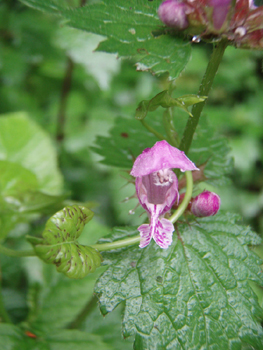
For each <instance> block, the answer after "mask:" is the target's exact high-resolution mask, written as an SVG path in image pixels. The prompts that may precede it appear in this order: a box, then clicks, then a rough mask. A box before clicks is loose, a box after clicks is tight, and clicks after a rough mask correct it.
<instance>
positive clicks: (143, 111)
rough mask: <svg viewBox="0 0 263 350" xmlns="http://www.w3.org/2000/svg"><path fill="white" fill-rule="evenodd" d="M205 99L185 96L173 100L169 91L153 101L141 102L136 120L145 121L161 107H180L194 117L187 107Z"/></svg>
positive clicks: (165, 91)
mask: <svg viewBox="0 0 263 350" xmlns="http://www.w3.org/2000/svg"><path fill="white" fill-rule="evenodd" d="M205 99H206V97H205V96H197V95H185V96H181V97H178V98H172V97H171V96H170V95H169V93H168V91H167V90H164V91H162V92H160V93H159V94H157V95H156V96H154V97H153V98H152V99H151V100H143V101H141V102H140V103H139V106H138V107H137V108H136V113H135V118H136V119H139V120H141V119H144V118H145V117H146V115H147V113H148V112H152V111H155V110H156V109H157V108H158V107H159V106H161V107H163V108H169V107H178V108H181V109H182V110H184V111H185V112H186V113H188V114H189V115H190V116H191V117H192V114H191V113H190V112H189V110H188V109H187V107H189V106H192V105H194V104H196V103H199V102H203V101H204V100H205Z"/></svg>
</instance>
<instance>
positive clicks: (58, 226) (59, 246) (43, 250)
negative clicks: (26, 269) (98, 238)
mask: <svg viewBox="0 0 263 350" xmlns="http://www.w3.org/2000/svg"><path fill="white" fill-rule="evenodd" d="M93 215H94V214H93V212H92V211H91V210H90V209H88V208H85V207H80V206H77V205H74V206H68V207H65V208H64V209H63V210H60V211H59V212H57V213H56V214H55V215H53V216H52V217H51V218H50V219H49V220H48V222H47V224H46V227H45V230H44V232H43V240H42V241H39V240H36V239H35V238H34V237H28V240H29V241H30V242H31V243H32V244H33V246H34V249H35V252H36V254H37V255H38V257H40V258H41V259H43V260H44V261H45V262H47V263H50V264H55V265H56V267H57V270H58V271H59V272H63V273H64V274H65V275H67V276H68V277H70V278H83V277H85V276H86V275H87V274H88V273H91V272H94V271H95V270H96V268H97V267H99V266H100V264H101V256H100V254H99V253H98V252H97V251H96V250H95V249H93V248H91V247H88V246H83V245H80V244H79V243H78V241H77V239H78V237H79V236H80V235H81V232H82V230H83V228H84V225H85V224H87V223H88V222H89V221H90V220H91V219H92V217H93Z"/></svg>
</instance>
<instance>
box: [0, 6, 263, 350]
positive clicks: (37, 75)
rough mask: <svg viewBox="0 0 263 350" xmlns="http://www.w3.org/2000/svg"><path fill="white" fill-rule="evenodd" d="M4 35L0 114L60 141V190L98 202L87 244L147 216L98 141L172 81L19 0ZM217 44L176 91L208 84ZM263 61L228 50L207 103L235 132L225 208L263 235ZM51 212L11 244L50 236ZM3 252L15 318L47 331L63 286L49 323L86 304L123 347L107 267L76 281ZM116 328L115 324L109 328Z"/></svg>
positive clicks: (110, 339) (21, 223)
mask: <svg viewBox="0 0 263 350" xmlns="http://www.w3.org/2000/svg"><path fill="white" fill-rule="evenodd" d="M69 4H70V5H72V4H74V2H71V3H69ZM0 37H1V41H0V101H1V102H0V114H1V116H2V117H6V116H8V115H9V114H10V113H17V112H24V113H23V115H24V116H26V117H28V118H30V119H31V120H33V121H34V122H35V123H37V124H38V126H40V127H41V128H42V130H44V131H45V137H47V138H49V139H51V140H52V145H51V146H50V147H52V148H53V152H54V154H57V157H58V163H59V167H60V171H61V173H62V175H63V179H64V180H63V184H62V180H61V186H63V190H62V192H61V193H60V194H62V195H64V194H65V197H67V198H69V199H71V200H74V201H78V202H83V203H85V202H89V203H90V204H91V205H92V207H93V208H94V211H95V214H96V215H95V219H94V220H93V221H92V223H91V224H90V226H89V229H88V232H87V234H85V233H84V235H83V237H82V240H83V242H85V243H94V242H95V241H96V240H97V239H98V238H99V237H101V236H103V235H105V234H107V233H108V232H109V230H110V227H112V226H116V225H126V224H132V225H133V224H134V225H137V224H139V223H141V222H142V221H143V220H144V218H145V216H140V214H141V213H142V211H141V210H140V209H139V210H137V211H136V213H135V214H134V215H129V210H131V209H132V208H133V207H134V206H135V205H136V202H137V201H136V199H132V200H129V201H127V202H123V200H124V199H125V198H126V197H129V196H132V195H133V194H134V185H133V184H127V180H126V179H125V173H122V172H121V171H120V170H119V169H114V168H109V167H107V166H105V165H102V164H100V163H99V160H100V159H101V157H100V156H99V155H97V154H96V153H94V152H92V151H91V150H90V146H92V145H94V143H95V140H96V136H97V135H108V132H109V130H110V128H111V127H112V126H113V124H114V120H115V118H116V117H118V116H122V117H124V118H134V114H135V109H136V107H137V105H138V103H139V102H140V101H141V100H143V99H149V98H151V97H153V96H154V95H155V94H157V93H158V92H160V91H161V90H163V84H164V83H163V79H161V78H158V77H153V76H152V75H151V74H150V73H145V72H144V73H142V72H136V69H135V66H134V62H132V61H128V60H126V61H121V60H119V59H118V58H117V57H115V56H114V55H110V54H106V53H101V52H94V50H95V48H96V46H97V45H98V43H99V41H100V40H101V38H100V37H97V36H95V35H91V34H88V33H85V32H81V31H77V30H74V29H71V28H68V27H66V26H64V25H63V23H60V22H59V21H58V20H57V19H55V18H54V17H51V16H48V15H46V14H42V13H41V12H37V11H34V10H31V9H29V8H27V7H25V6H23V5H22V4H21V3H19V2H18V1H14V0H12V1H11V0H9V1H7V0H6V1H2V2H1V3H0ZM211 49H212V48H211V46H209V45H206V44H204V43H199V44H193V50H192V59H191V61H190V63H189V64H188V66H187V68H186V70H185V71H184V72H183V74H182V75H181V76H180V77H179V78H178V79H177V81H176V89H175V91H174V97H178V96H180V95H183V94H192V93H196V92H197V91H198V86H199V84H200V81H201V78H202V76H203V73H204V71H205V68H206V65H207V62H208V58H209V55H210V54H211ZM262 58H263V54H262V51H261V52H256V51H255V52H252V51H245V50H243V51H242V50H237V49H236V48H234V47H228V48H227V50H226V54H225V56H224V59H223V62H222V64H221V66H220V69H219V72H218V74H217V76H216V78H215V82H214V86H213V89H212V91H211V94H210V97H209V100H208V103H207V105H206V107H205V109H204V114H205V115H206V118H207V120H208V122H209V123H210V124H211V125H212V126H213V127H214V128H215V129H216V131H217V132H218V133H219V134H221V135H224V137H225V138H227V139H228V141H229V146H230V148H231V151H230V154H229V156H230V157H233V158H234V169H233V172H232V174H231V182H230V183H229V185H227V186H224V187H221V188H217V189H215V191H216V192H217V193H218V194H220V196H221V199H222V209H223V210H228V211H231V212H237V213H240V214H241V215H242V216H243V217H244V221H245V223H246V224H249V225H251V226H252V228H253V229H254V230H255V231H257V232H258V233H259V234H260V235H262V234H263V215H262V213H263V71H262ZM160 113H161V112H160ZM13 115H14V116H17V115H18V114H13ZM187 117H188V116H187V114H186V113H184V112H181V111H178V116H176V118H183V119H185V121H186V120H187ZM59 176H60V175H59ZM51 214H52V213H51ZM49 215H50V213H48V212H47V213H44V212H43V213H42V215H33V214H32V215H31V216H30V220H28V218H29V217H24V216H21V217H20V219H16V221H15V223H14V226H13V229H12V230H11V231H10V233H9V236H8V239H7V244H8V245H9V246H10V247H13V248H23V247H26V243H25V239H24V236H25V235H26V234H37V233H40V232H41V230H42V229H43V226H44V224H45V222H46V220H47V218H48V217H49ZM2 220H3V219H2ZM2 224H3V222H2ZM0 258H1V259H0V261H1V270H2V285H3V288H2V292H3V293H2V294H3V301H4V304H5V307H6V309H7V311H8V313H9V315H10V317H11V319H12V320H13V321H14V322H15V323H18V322H21V321H23V320H25V319H26V320H27V322H29V323H30V322H33V324H34V327H40V329H42V330H43V329H45V327H47V320H48V318H50V314H49V313H48V312H47V311H44V310H43V305H45V310H51V311H49V312H52V315H53V314H54V315H53V317H55V315H56V310H57V308H58V307H59V306H58V303H59V300H54V295H56V293H55V288H60V290H61V295H62V297H61V298H62V299H61V300H62V301H63V303H67V306H68V309H67V310H65V313H64V314H63V315H64V316H63V317H62V316H61V318H60V320H57V319H56V321H54V322H53V323H54V325H53V324H52V325H48V326H49V327H53V326H54V327H65V326H67V325H69V324H71V323H72V322H74V320H75V318H76V317H77V315H78V313H79V312H81V310H82V309H83V307H85V305H86V307H90V309H89V310H91V311H89V312H87V315H88V316H87V317H86V318H84V319H83V320H82V321H83V322H80V323H78V324H76V326H77V327H81V329H83V330H86V331H89V332H91V333H93V334H98V335H100V336H101V337H102V340H103V341H104V342H105V343H106V344H108V346H109V348H110V346H113V348H114V349H123V346H124V345H123V344H124V343H122V342H123V341H122V340H121V337H120V331H119V328H120V327H119V325H120V322H121V321H120V317H121V310H120V308H118V309H117V310H116V311H114V313H113V314H112V315H110V316H107V317H106V319H105V320H102V317H101V318H100V315H99V311H98V310H96V308H94V305H95V304H96V302H95V303H94V300H93V299H92V289H93V285H94V282H95V278H96V276H97V274H96V276H95V275H92V276H88V277H87V278H85V279H84V280H82V281H71V280H67V279H66V278H65V277H63V276H57V273H56V272H55V270H54V268H53V267H50V266H44V265H43V264H42V263H41V262H40V261H38V260H37V259H36V261H35V263H34V264H32V262H31V261H32V258H27V259H23V263H22V264H21V263H20V262H21V260H19V259H17V258H9V257H4V256H0ZM33 265H34V268H33ZM50 285H51V286H52V287H50ZM52 288H53V289H52ZM70 288H71V289H70ZM69 290H71V292H70V293H71V294H70V295H69V292H68V291H69ZM87 290H89V293H88V294H87ZM52 293H53V294H52ZM74 293H75V294H76V297H77V299H78V302H76V303H75V304H76V305H75V304H74V303H73V304H74V305H72V303H71V304H70V302H69V300H72V295H73V294H74ZM62 301H61V303H62ZM54 305H55V306H54ZM41 307H42V309H41ZM61 307H64V306H63V305H62V306H61V305H60V308H61ZM38 308H40V311H39V309H38ZM41 310H42V311H41ZM101 322H102V323H101ZM115 323H116V327H115V326H114V327H113V326H112V325H115ZM58 324H59V326H58ZM41 327H42V328H41ZM109 327H113V328H114V331H111V332H109V331H108V328H109ZM113 328H112V329H113ZM115 328H116V332H115ZM109 333H110V334H109Z"/></svg>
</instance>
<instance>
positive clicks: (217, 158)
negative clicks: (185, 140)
mask: <svg viewBox="0 0 263 350" xmlns="http://www.w3.org/2000/svg"><path fill="white" fill-rule="evenodd" d="M229 151H230V147H229V145H228V140H227V139H226V138H225V137H223V136H221V135H219V134H218V133H216V132H215V130H214V129H213V128H212V127H211V126H210V125H209V123H208V121H207V119H206V118H204V117H203V118H201V120H200V122H199V125H198V126H197V129H196V135H195V137H194V139H193V142H192V145H191V148H190V150H189V153H188V155H187V156H188V157H189V158H190V159H191V160H192V161H193V162H194V163H195V164H196V165H197V166H198V167H201V171H200V175H201V172H202V171H203V173H204V176H205V179H204V181H205V182H206V183H209V184H211V185H213V186H217V187H221V186H224V185H226V184H228V183H230V179H229V174H230V173H231V171H232V169H233V159H232V158H231V157H229V156H228V154H229ZM202 165H203V166H204V169H202Z"/></svg>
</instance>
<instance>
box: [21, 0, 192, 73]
mask: <svg viewBox="0 0 263 350" xmlns="http://www.w3.org/2000/svg"><path fill="white" fill-rule="evenodd" d="M23 3H25V4H27V5H29V6H32V7H34V8H36V9H39V10H42V11H47V12H49V13H53V14H56V15H58V16H60V17H62V18H63V19H65V20H66V21H67V24H68V25H70V26H72V27H75V28H78V29H83V30H86V31H88V32H91V33H94V34H100V35H103V36H106V37H107V38H108V39H107V40H106V41H103V42H101V44H100V45H99V47H98V50H100V51H105V52H109V53H117V54H118V55H119V57H135V59H136V65H137V69H138V70H150V71H151V72H153V73H155V74H160V73H163V72H169V74H170V77H171V78H172V79H175V78H176V77H177V76H178V75H179V74H180V72H181V71H182V70H183V69H184V67H185V65H186V64H187V62H188V60H189V58H190V54H191V47H190V44H189V42H186V41H183V40H182V39H180V38H178V37H173V36H171V35H169V34H165V31H164V30H163V25H162V23H161V21H160V20H159V18H158V15H157V9H158V5H159V4H160V3H161V1H159V0H158V3H156V2H150V1H147V2H145V1H138V0H130V1H129V2H127V1H124V0H116V1H111V0H104V1H100V2H90V3H88V4H87V5H86V6H85V7H82V8H76V9H68V8H63V7H62V6H60V5H58V4H57V3H55V2H53V1H51V0H46V1H43V0H23Z"/></svg>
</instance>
